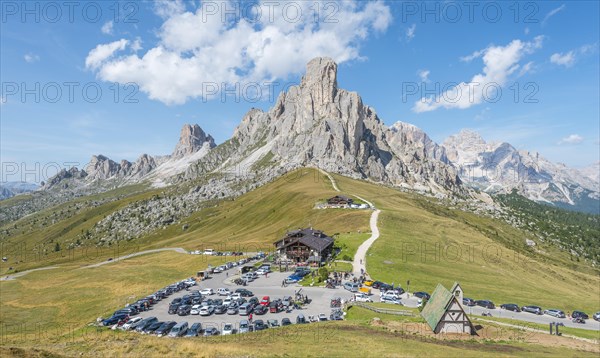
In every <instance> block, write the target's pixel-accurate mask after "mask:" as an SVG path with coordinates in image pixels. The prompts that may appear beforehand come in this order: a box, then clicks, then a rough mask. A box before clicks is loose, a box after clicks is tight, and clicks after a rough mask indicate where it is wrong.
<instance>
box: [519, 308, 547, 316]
mask: <svg viewBox="0 0 600 358" xmlns="http://www.w3.org/2000/svg"><path fill="white" fill-rule="evenodd" d="M521 311H523V312H529V313H534V314H539V315H541V314H543V313H544V312H543V311H542V308H541V307H538V306H523V307H521Z"/></svg>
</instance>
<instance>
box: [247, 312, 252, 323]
mask: <svg viewBox="0 0 600 358" xmlns="http://www.w3.org/2000/svg"><path fill="white" fill-rule="evenodd" d="M248 320H249V321H250V323H252V313H250V315H249V316H248Z"/></svg>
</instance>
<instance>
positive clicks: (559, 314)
mask: <svg viewBox="0 0 600 358" xmlns="http://www.w3.org/2000/svg"><path fill="white" fill-rule="evenodd" d="M544 314H547V315H548V316H552V317H556V318H566V317H567V316H566V315H565V313H564V312H563V311H561V310H557V309H547V310H544Z"/></svg>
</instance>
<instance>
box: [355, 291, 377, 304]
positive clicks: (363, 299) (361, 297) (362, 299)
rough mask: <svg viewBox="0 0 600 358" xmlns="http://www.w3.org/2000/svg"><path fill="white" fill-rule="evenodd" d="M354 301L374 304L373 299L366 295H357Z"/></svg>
mask: <svg viewBox="0 0 600 358" xmlns="http://www.w3.org/2000/svg"><path fill="white" fill-rule="evenodd" d="M354 300H355V301H356V302H373V300H372V299H371V297H369V296H367V295H365V294H364V293H357V294H355V295H354Z"/></svg>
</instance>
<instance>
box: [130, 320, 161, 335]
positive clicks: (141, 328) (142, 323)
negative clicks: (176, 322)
mask: <svg viewBox="0 0 600 358" xmlns="http://www.w3.org/2000/svg"><path fill="white" fill-rule="evenodd" d="M156 322H158V318H156V317H148V318H144V319H143V320H141V321H140V322H138V323H136V324H135V328H134V329H135V330H136V331H137V332H143V331H144V329H145V328H146V327H148V326H150V325H151V324H153V323H156Z"/></svg>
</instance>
